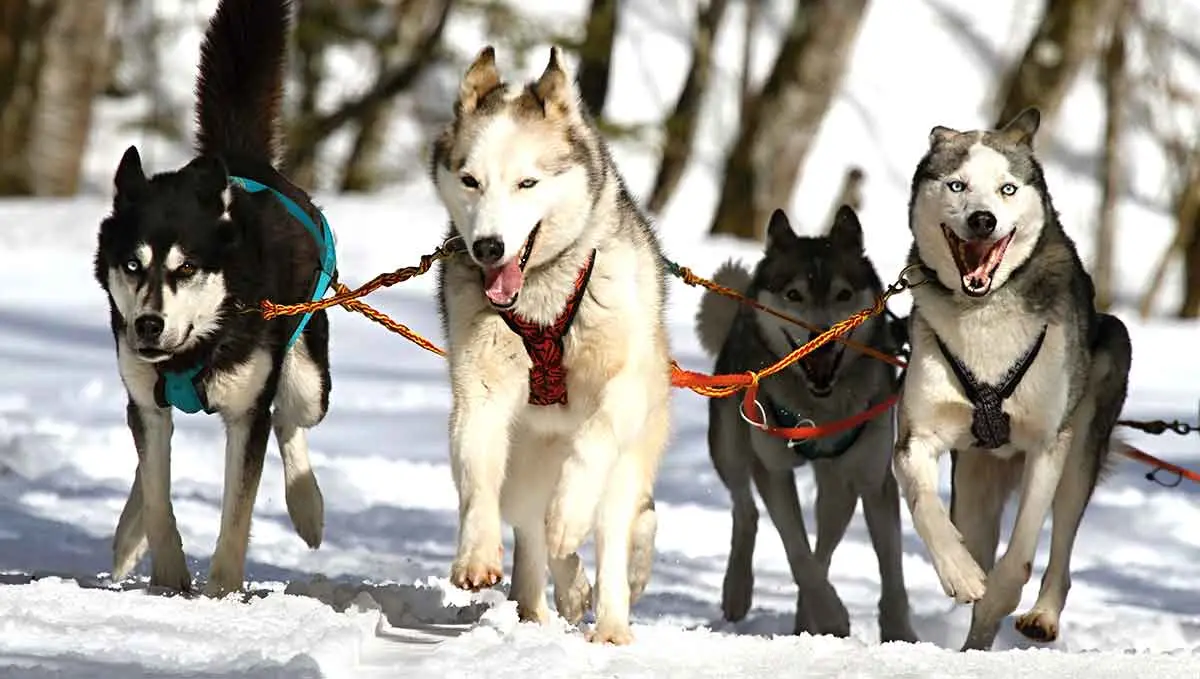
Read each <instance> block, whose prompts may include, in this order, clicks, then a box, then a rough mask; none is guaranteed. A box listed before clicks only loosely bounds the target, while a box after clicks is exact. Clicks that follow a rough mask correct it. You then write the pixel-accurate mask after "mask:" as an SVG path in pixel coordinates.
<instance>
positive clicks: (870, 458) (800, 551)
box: [697, 206, 916, 641]
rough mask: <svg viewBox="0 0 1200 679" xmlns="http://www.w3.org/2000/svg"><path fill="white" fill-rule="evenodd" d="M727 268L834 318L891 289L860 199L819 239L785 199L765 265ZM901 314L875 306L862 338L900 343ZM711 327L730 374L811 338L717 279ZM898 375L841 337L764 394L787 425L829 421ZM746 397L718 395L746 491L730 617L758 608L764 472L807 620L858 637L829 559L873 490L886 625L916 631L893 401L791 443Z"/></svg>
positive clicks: (702, 314) (705, 313) (859, 406)
mask: <svg viewBox="0 0 1200 679" xmlns="http://www.w3.org/2000/svg"><path fill="white" fill-rule="evenodd" d="M715 279H716V281H717V282H718V283H721V284H723V285H726V286H728V287H731V288H734V289H736V290H738V291H741V292H743V293H744V294H745V295H747V296H749V297H750V298H752V299H756V300H758V301H759V302H761V303H762V304H764V305H766V306H768V307H771V308H774V309H778V310H781V311H786V312H788V313H790V314H792V315H794V316H796V317H798V318H801V319H804V320H806V321H809V322H811V323H813V324H814V325H816V326H818V327H822V328H825V327H829V326H831V325H833V324H834V323H836V322H838V321H841V320H843V319H845V318H846V317H848V316H850V315H852V314H854V313H855V312H857V311H859V310H861V309H863V308H865V307H869V306H871V305H872V304H874V302H875V300H876V298H877V297H878V296H879V295H880V294H881V293H882V292H883V289H882V286H881V284H880V281H879V276H878V275H877V274H876V272H875V268H874V266H873V265H872V264H871V262H870V260H869V259H867V256H866V254H865V253H864V252H863V234H862V226H861V225H860V224H859V221H858V217H857V215H856V214H855V213H854V210H852V209H851V208H850V207H848V206H843V207H841V208H840V209H839V210H838V211H837V214H836V216H835V218H834V222H833V225H832V227H831V228H830V232H829V234H828V235H827V236H820V237H811V238H810V237H800V236H798V235H796V233H795V232H794V231H793V230H792V227H791V225H790V224H789V222H788V219H787V217H786V216H785V215H784V213H783V211H781V210H776V211H775V212H774V214H772V216H771V221H770V224H769V226H768V229H767V243H766V252H765V256H764V257H763V259H762V260H761V261H759V263H758V265H757V266H756V267H755V268H754V272H753V274H751V273H750V272H748V271H746V270H745V269H743V268H741V267H740V266H738V265H736V264H732V263H728V264H725V265H724V266H722V267H721V268H720V269H719V270H718V271H717V273H716V275H715ZM889 323H890V321H889V320H888V319H886V318H883V317H876V318H873V319H871V320H869V321H867V322H866V323H864V324H863V325H861V326H859V327H858V328H856V329H855V330H854V332H853V333H851V335H850V337H851V339H853V340H856V341H857V342H860V343H862V344H866V345H869V346H871V347H874V348H876V349H879V350H882V351H885V352H888V353H895V352H896V350H897V349H898V348H899V347H898V346H897V342H896V341H895V340H896V338H895V336H894V334H893V333H892V331H891V328H890V327H889ZM798 333H799V334H798ZM697 334H698V335H699V338H700V342H701V344H702V345H703V347H704V348H705V349H706V350H707V351H709V352H710V353H712V354H715V355H716V356H717V362H716V368H715V372H717V373H722V374H733V373H743V372H746V371H747V370H761V369H762V368H765V367H767V366H768V365H770V364H772V363H775V362H776V361H777V360H779V359H780V358H781V357H783V356H785V355H787V354H789V353H791V352H792V350H793V349H795V348H796V347H798V346H800V345H802V344H803V343H804V342H805V341H807V340H808V339H809V338H810V334H809V333H808V332H807V331H801V330H800V329H799V328H798V327H797V326H795V325H793V324H791V323H788V322H787V321H782V320H780V319H778V318H776V317H775V316H772V315H769V314H766V313H763V312H762V311H758V310H755V309H753V308H751V307H749V306H745V305H739V304H738V303H737V302H735V301H732V300H729V299H728V298H725V297H721V296H719V295H717V294H715V293H712V292H706V293H705V294H704V297H703V298H702V301H701V304H700V311H699V313H698V316H697ZM812 336H815V334H814V335H812ZM896 379H897V376H896V369H895V368H893V367H892V366H890V365H888V364H886V363H883V362H882V361H880V360H877V359H875V358H872V357H868V356H863V355H861V354H860V353H859V352H858V351H856V350H854V349H852V348H848V347H847V346H846V345H844V344H841V343H838V342H831V343H829V344H827V345H824V346H822V347H821V348H819V349H818V350H817V351H815V352H813V353H812V354H810V355H809V356H808V357H806V358H805V359H802V360H801V362H799V363H798V364H796V365H794V366H792V367H790V368H787V369H785V370H783V371H782V372H780V373H778V374H776V375H773V376H771V377H770V378H768V379H766V380H764V381H763V382H762V385H761V390H760V392H759V397H758V400H759V402H760V403H761V404H762V411H763V416H764V417H765V419H766V422H767V423H768V424H770V425H774V426H776V427H795V426H798V425H799V424H800V422H801V421H802V420H811V421H812V422H814V423H828V422H830V421H834V420H841V419H844V418H847V417H851V416H854V415H857V414H859V413H861V412H863V411H865V410H867V409H868V408H869V407H870V406H872V405H874V404H878V403H881V402H883V401H884V400H886V399H887V398H888V397H890V396H892V395H893V394H895V393H896ZM740 409H741V397H740V396H733V397H729V398H724V399H712V400H711V401H710V402H709V425H708V444H709V452H710V454H711V455H712V460H713V464H714V465H715V466H716V469H717V473H718V475H719V476H720V477H721V481H722V482H723V483H724V484H725V486H726V488H728V489H729V492H730V495H731V496H732V499H733V539H732V544H731V549H730V554H729V565H728V567H727V569H726V572H725V584H724V591H723V598H722V609H723V611H724V614H725V618H726V619H728V620H740V619H741V618H743V617H744V616H745V615H746V613H747V611H748V610H749V609H750V601H751V597H752V590H753V585H754V575H753V569H752V557H753V555H754V542H755V535H756V533H757V531H758V510H757V509H756V508H755V504H754V496H753V494H752V492H751V482H752V481H753V484H754V486H755V487H757V488H758V493H759V495H760V496H761V497H762V499H763V503H764V504H765V505H766V507H767V511H768V513H769V514H770V516H771V521H772V522H773V523H774V524H775V526H776V528H777V529H778V530H779V535H780V537H781V538H782V539H783V545H784V549H785V550H786V552H787V558H788V564H789V565H790V566H791V570H792V576H793V578H795V581H796V585H797V587H799V590H800V591H799V598H798V600H797V603H796V625H795V630H796V632H797V633H799V632H802V631H803V632H809V633H812V634H832V635H837V636H846V635H848V634H849V632H850V620H849V617H848V615H847V612H846V608H845V606H844V605H843V604H842V601H841V599H840V598H839V597H838V595H837V592H836V591H835V590H834V588H833V586H832V585H831V584H830V583H829V577H828V571H829V562H830V558H831V557H832V555H833V551H834V549H836V548H837V545H838V543H839V542H840V541H841V539H842V536H843V535H844V534H845V531H846V527H847V525H848V524H849V523H850V519H851V517H853V516H854V510H855V507H856V506H857V505H858V500H859V498H860V497H861V498H862V501H863V512H864V514H865V517H866V521H867V528H868V530H869V532H870V535H871V541H872V542H873V544H874V547H875V553H876V555H877V557H878V559H879V573H880V580H881V590H882V591H881V594H880V599H879V629H880V637H881V638H882V639H883V640H884V641H901V640H902V641H916V634H914V632H913V631H912V627H911V626H910V623H909V610H908V594H907V592H906V590H905V586H904V572H903V569H902V566H901V542H900V494H899V491H898V490H897V487H896V479H895V477H893V476H892V470H891V455H892V445H893V441H894V426H893V423H892V410H890V409H889V410H888V411H887V412H886V413H884V414H883V415H880V416H879V417H876V418H875V419H873V420H870V421H868V422H866V423H864V424H862V425H860V426H858V427H855V428H853V429H851V430H849V431H847V432H842V433H838V434H834V435H831V436H827V437H823V438H818V439H810V440H805V441H795V442H792V443H791V445H789V442H788V441H786V440H785V439H782V438H779V437H777V436H774V435H772V434H768V433H766V432H763V431H762V430H761V429H759V428H757V427H753V426H751V425H750V424H749V423H748V422H747V421H746V420H745V419H744V418H743V417H742V415H741V412H740ZM809 462H811V464H812V467H813V473H814V474H815V476H816V480H817V505H816V510H817V544H816V552H815V554H814V552H813V551H812V549H811V548H810V547H809V540H808V533H807V531H806V530H805V526H804V517H803V515H802V513H801V509H800V502H799V499H798V498H797V495H796V480H795V474H794V468H796V467H798V466H801V465H804V464H806V463H809Z"/></svg>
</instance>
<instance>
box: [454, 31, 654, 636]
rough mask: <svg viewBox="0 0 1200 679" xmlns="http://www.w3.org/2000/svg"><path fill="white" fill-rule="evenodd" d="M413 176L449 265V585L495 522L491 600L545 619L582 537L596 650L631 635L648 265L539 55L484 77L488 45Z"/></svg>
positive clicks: (612, 181) (649, 303) (626, 212)
mask: <svg viewBox="0 0 1200 679" xmlns="http://www.w3.org/2000/svg"><path fill="white" fill-rule="evenodd" d="M431 174H432V179H433V182H434V184H435V185H436V187H437V192H438V196H439V197H440V198H441V200H442V202H443V203H444V204H445V206H446V209H447V211H448V212H449V215H450V222H451V224H450V234H451V236H458V237H461V238H462V242H463V244H464V245H465V250H466V253H465V254H462V255H459V256H458V257H456V258H453V259H450V260H446V261H445V262H444V264H443V266H442V267H441V268H440V269H439V273H440V276H439V280H438V298H439V302H440V304H441V315H442V319H443V323H444V326H445V330H446V333H447V336H448V344H449V350H448V352H447V358H448V359H449V368H450V379H451V389H452V395H453V405H452V409H451V413H450V460H451V466H452V470H453V474H454V482H455V486H456V488H457V490H458V496H459V532H458V553H457V556H456V557H455V559H454V563H453V565H452V568H451V573H450V577H451V580H452V581H453V582H454V584H455V585H457V586H459V587H463V588H469V589H478V588H482V587H489V586H491V585H493V584H495V583H497V582H498V581H499V580H500V578H501V576H502V549H501V526H502V524H501V520H502V519H503V520H504V521H505V522H507V523H509V524H511V525H512V526H513V529H514V537H515V539H514V554H513V578H512V587H511V590H510V596H511V597H512V598H513V599H515V600H516V602H517V609H518V611H519V614H520V617H521V618H522V619H523V620H530V621H539V622H546V621H548V620H549V619H550V615H551V614H550V611H549V609H548V607H547V605H546V596H545V586H546V569H547V567H549V569H550V572H551V574H552V575H553V579H554V599H555V603H556V607H557V609H558V612H559V614H561V615H562V616H563V617H564V618H566V619H567V620H568V621H569V622H571V623H576V622H578V621H579V620H580V619H581V618H582V616H583V614H584V612H585V610H586V609H587V608H588V606H589V605H590V603H591V599H592V592H591V586H590V585H589V583H588V579H587V576H586V575H585V574H584V572H583V569H582V566H581V563H580V560H579V556H578V554H577V550H578V549H579V547H580V546H581V544H582V543H583V541H584V540H585V539H586V538H587V537H588V536H589V535H590V534H591V533H592V532H593V529H594V530H595V535H596V555H597V564H596V566H597V568H596V571H597V572H596V592H595V608H596V625H595V629H594V630H593V632H592V633H591V634H590V635H589V638H590V639H591V640H593V641H597V642H612V643H628V642H630V641H631V640H632V633H631V631H630V627H629V609H630V605H631V603H632V602H633V600H634V599H636V597H638V596H639V595H640V594H641V592H642V590H643V588H644V587H645V586H646V582H647V579H648V578H649V576H650V566H651V561H652V558H653V544H654V534H655V530H656V515H655V512H654V502H653V499H652V490H653V486H654V479H655V476H656V474H657V471H658V465H659V460H660V458H661V456H662V454H663V450H664V448H665V446H666V441H667V434H668V414H669V412H668V410H669V391H670V379H671V364H670V358H669V354H668V348H667V333H666V327H665V323H664V316H663V313H664V311H663V309H664V307H663V301H664V296H665V287H666V285H665V270H664V267H663V263H662V259H661V255H660V252H659V247H658V244H657V241H656V237H655V235H654V232H653V230H652V229H651V228H650V225H649V224H648V223H647V221H646V219H645V218H644V217H643V216H642V214H641V213H640V212H639V210H638V208H637V207H636V206H635V204H634V202H633V200H632V198H631V197H630V195H629V192H628V191H627V190H626V188H625V185H624V182H623V181H622V179H621V175H620V173H619V172H618V170H617V168H616V166H615V165H614V164H613V161H612V159H611V158H610V156H609V153H608V150H607V148H606V146H605V143H604V141H603V139H602V138H601V136H600V134H599V132H598V131H597V129H596V127H595V125H594V124H593V122H592V120H591V118H590V117H589V115H588V113H587V111H586V110H585V109H584V107H583V104H582V103H581V102H580V100H579V93H578V91H577V88H576V85H575V83H574V81H573V78H572V77H571V75H570V74H569V73H568V72H567V70H566V67H565V65H564V64H563V59H562V54H561V52H560V51H559V49H558V48H552V49H551V51H550V60H549V63H548V64H547V66H546V68H545V71H544V72H543V73H542V75H541V77H540V78H538V79H537V80H536V81H534V82H531V83H528V84H521V83H508V82H505V81H503V80H502V79H501V76H500V74H499V72H498V70H497V68H496V63H495V52H494V51H493V50H492V48H491V47H486V48H484V49H483V50H481V51H480V53H479V55H478V56H477V57H476V59H475V61H474V62H473V63H472V64H471V66H470V68H468V69H467V71H466V73H465V75H464V76H463V79H462V82H461V86H460V90H459V95H458V100H457V102H456V103H455V107H454V119H453V121H452V122H451V123H450V124H449V125H448V126H447V127H446V129H445V131H444V132H443V133H442V134H441V136H439V137H438V139H437V140H436V142H435V143H434V145H433V162H432V168H431Z"/></svg>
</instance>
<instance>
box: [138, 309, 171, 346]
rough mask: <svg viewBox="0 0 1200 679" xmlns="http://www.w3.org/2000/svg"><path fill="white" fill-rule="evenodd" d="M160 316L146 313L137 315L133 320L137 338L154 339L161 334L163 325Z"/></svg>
mask: <svg viewBox="0 0 1200 679" xmlns="http://www.w3.org/2000/svg"><path fill="white" fill-rule="evenodd" d="M164 326H165V324H164V323H163V319H162V316H156V315H154V314H146V315H145V316H138V317H137V318H136V319H134V321H133V331H134V332H136V333H137V336H138V339H141V340H147V341H148V340H156V339H158V336H159V335H161V334H162V331H163V327H164Z"/></svg>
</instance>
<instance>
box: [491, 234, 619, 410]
mask: <svg viewBox="0 0 1200 679" xmlns="http://www.w3.org/2000/svg"><path fill="white" fill-rule="evenodd" d="M595 263H596V251H595V250H592V252H591V254H589V255H588V259H587V263H585V264H584V265H583V268H581V269H580V270H579V275H578V276H576V277H575V289H574V291H573V292H572V293H571V296H570V297H569V298H567V303H566V305H565V306H563V310H562V312H561V313H559V315H558V318H556V319H555V320H554V323H552V324H550V325H547V326H543V325H538V324H537V323H534V322H532V321H529V320H527V319H525V318H522V317H521V316H519V315H518V314H517V313H516V311H515V310H513V309H506V310H504V311H501V312H499V313H500V318H503V319H504V322H505V323H506V324H508V327H509V329H510V330H512V331H513V332H514V333H516V334H517V336H518V337H520V338H521V342H522V343H523V344H524V345H525V353H527V354H528V355H529V360H530V361H531V362H532V363H533V365H531V366H529V405H535V406H548V405H555V404H561V405H566V404H567V367H566V366H565V365H563V352H564V348H563V338H565V337H566V336H567V332H568V331H569V330H570V329H571V323H572V321H574V320H575V313H576V312H577V311H579V304H580V302H581V301H582V300H583V293H584V292H585V291H586V290H587V285H588V280H590V279H591V276H592V267H593V265H594V264H595Z"/></svg>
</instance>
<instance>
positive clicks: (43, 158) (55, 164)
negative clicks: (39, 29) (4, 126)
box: [29, 0, 109, 196]
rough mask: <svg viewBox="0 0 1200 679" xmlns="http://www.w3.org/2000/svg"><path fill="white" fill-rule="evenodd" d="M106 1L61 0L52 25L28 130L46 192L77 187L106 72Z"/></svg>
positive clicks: (35, 177)
mask: <svg viewBox="0 0 1200 679" xmlns="http://www.w3.org/2000/svg"><path fill="white" fill-rule="evenodd" d="M108 23H109V22H108V3H107V2H106V1H105V0H88V1H87V2H78V1H77V0H69V1H67V2H63V3H62V5H61V7H60V8H59V11H58V12H57V13H56V14H55V17H54V19H53V20H52V21H51V22H50V25H49V26H48V29H47V32H46V36H45V60H44V62H43V63H42V68H41V72H40V73H39V77H38V91H39V93H38V99H39V100H38V103H37V112H36V114H35V115H34V118H33V121H32V126H31V134H30V147H29V152H30V179H31V181H32V183H33V189H34V192H35V193H36V194H38V195H42V196H69V195H72V194H74V193H75V192H76V191H77V190H78V188H79V175H80V171H81V168H82V165H83V154H84V152H85V151H86V150H87V142H88V135H89V133H90V132H91V129H92V107H93V104H94V103H95V100H96V95H97V94H99V92H100V90H101V89H103V87H104V84H105V81H106V79H107V76H108V46H109V41H108Z"/></svg>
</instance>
